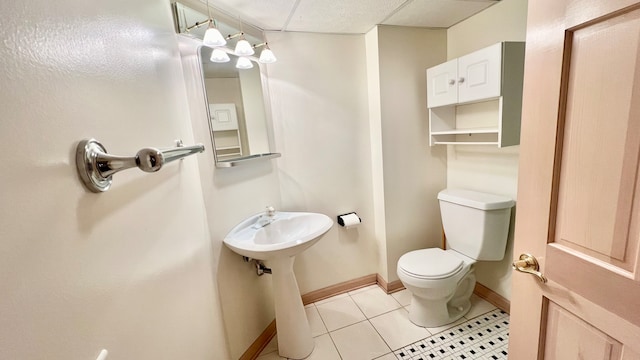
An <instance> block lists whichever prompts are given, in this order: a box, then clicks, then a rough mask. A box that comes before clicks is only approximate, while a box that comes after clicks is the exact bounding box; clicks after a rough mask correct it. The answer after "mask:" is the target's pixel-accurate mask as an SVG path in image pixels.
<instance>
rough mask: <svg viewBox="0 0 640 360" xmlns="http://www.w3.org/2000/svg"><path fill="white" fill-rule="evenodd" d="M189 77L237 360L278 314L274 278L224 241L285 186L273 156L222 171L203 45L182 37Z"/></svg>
mask: <svg viewBox="0 0 640 360" xmlns="http://www.w3.org/2000/svg"><path fill="white" fill-rule="evenodd" d="M180 43H181V49H180V50H181V53H182V55H183V57H182V61H183V69H184V78H185V81H186V90H187V97H188V99H189V108H190V111H191V119H192V124H193V131H194V136H195V138H196V141H199V142H202V143H204V144H206V145H207V146H208V151H206V152H205V153H203V154H201V156H199V157H198V162H199V166H200V177H201V180H202V188H203V193H204V194H203V196H204V202H205V206H206V210H207V211H206V212H207V220H208V224H209V228H210V231H211V243H212V246H213V254H214V256H215V257H219V259H220V261H219V265H218V267H217V269H215V271H216V272H217V277H216V279H215V280H216V281H217V284H218V287H219V289H220V297H221V304H222V311H223V318H224V326H225V331H226V334H227V339H228V342H229V349H230V353H231V358H232V359H237V358H239V357H240V356H241V355H242V354H243V353H244V352H245V351H246V350H247V348H248V347H249V346H250V345H251V343H252V342H253V341H254V340H255V339H256V338H257V337H258V336H259V335H260V334H261V333H262V332H263V331H264V329H265V328H266V327H267V326H268V325H269V323H270V322H271V321H272V320H273V319H274V317H275V311H274V305H273V296H272V291H271V277H270V276H262V277H258V276H257V275H256V273H255V269H254V268H253V267H252V264H250V263H245V262H243V260H242V257H241V256H240V255H238V254H236V253H234V252H232V251H231V250H229V249H228V248H227V247H226V246H224V245H223V242H222V240H223V239H224V237H225V235H226V234H227V233H228V232H229V230H231V228H233V227H234V226H235V225H236V224H238V223H239V222H240V221H242V220H244V219H245V218H247V217H248V216H250V215H253V214H255V213H258V212H261V211H264V207H265V206H266V205H273V206H275V207H276V208H280V188H279V186H278V176H277V170H276V163H275V162H274V161H273V160H264V161H259V162H255V163H253V164H251V165H246V166H239V167H233V168H226V169H220V168H216V167H215V163H214V158H213V152H212V151H210V149H211V140H210V137H209V125H208V122H207V113H206V103H205V100H204V99H205V94H204V88H203V87H202V82H201V80H200V76H201V75H200V63H199V60H198V58H197V55H196V51H197V47H198V46H199V44H198V43H197V42H194V41H190V40H188V39H186V38H183V37H180Z"/></svg>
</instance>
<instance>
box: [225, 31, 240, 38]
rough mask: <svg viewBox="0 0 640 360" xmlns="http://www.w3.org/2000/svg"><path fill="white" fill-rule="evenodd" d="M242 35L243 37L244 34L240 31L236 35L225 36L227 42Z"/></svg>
mask: <svg viewBox="0 0 640 360" xmlns="http://www.w3.org/2000/svg"><path fill="white" fill-rule="evenodd" d="M242 35H244V33H243V32H242V31H240V32H239V33H237V34H233V35H227V40H231V39H234V38H237V37H238V36H242Z"/></svg>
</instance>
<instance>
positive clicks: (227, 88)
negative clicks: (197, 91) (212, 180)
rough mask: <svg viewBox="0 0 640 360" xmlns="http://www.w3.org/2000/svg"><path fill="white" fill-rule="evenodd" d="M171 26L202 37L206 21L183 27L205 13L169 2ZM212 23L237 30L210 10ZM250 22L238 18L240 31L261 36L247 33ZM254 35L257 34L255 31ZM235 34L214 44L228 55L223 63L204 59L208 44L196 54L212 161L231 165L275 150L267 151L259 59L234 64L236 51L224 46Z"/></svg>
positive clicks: (251, 39)
mask: <svg viewBox="0 0 640 360" xmlns="http://www.w3.org/2000/svg"><path fill="white" fill-rule="evenodd" d="M173 10H174V19H175V25H176V31H178V32H179V33H183V34H185V33H186V34H188V36H192V37H198V38H200V39H202V37H203V35H204V31H205V30H206V26H201V27H197V28H194V29H192V30H191V31H187V30H186V29H187V28H188V27H191V26H193V25H194V24H196V23H197V22H202V21H203V20H206V19H207V18H208V16H207V15H204V13H206V12H207V11H206V8H205V9H204V13H203V12H200V11H196V10H194V9H191V8H189V7H187V6H184V5H183V4H180V3H174V4H173ZM216 24H217V27H218V29H220V31H221V32H222V34H224V36H226V35H232V34H236V33H238V32H239V30H236V29H234V28H233V27H232V26H230V25H228V24H225V23H223V22H221V21H220V19H219V16H216ZM247 27H249V28H250V26H248V25H245V24H243V32H244V33H245V36H246V39H247V40H248V41H249V42H250V43H251V44H259V43H261V42H262V41H261V40H259V39H258V38H257V37H256V36H255V35H251V34H250V33H249V31H250V29H247ZM258 36H260V35H258ZM235 41H236V39H232V40H229V41H228V42H227V45H226V47H222V48H218V49H222V50H223V51H225V52H227V54H228V55H229V58H230V61H228V62H225V63H219V62H212V61H211V60H210V57H211V53H212V51H213V48H210V47H207V46H201V47H200V49H199V56H198V58H199V60H200V65H201V68H202V76H203V84H204V88H205V94H206V98H205V100H206V102H205V103H206V104H207V107H208V108H207V114H208V117H209V121H208V123H209V130H210V136H211V142H212V144H213V151H214V157H215V161H216V166H217V167H233V166H237V165H240V164H244V163H247V162H249V161H251V160H256V159H265V158H275V157H279V156H280V154H278V153H272V152H271V151H270V143H269V123H270V114H269V113H267V111H266V108H265V101H266V100H267V98H266V97H265V95H266V94H265V92H264V91H263V84H264V81H263V74H262V72H261V68H260V67H261V64H260V63H258V62H257V61H256V60H257V59H256V58H255V57H253V56H252V57H248V59H249V60H250V61H251V63H252V64H253V67H252V68H250V69H238V68H236V62H237V60H238V59H239V57H238V56H236V55H234V54H233V51H231V50H230V49H231V48H233V47H234V46H235Z"/></svg>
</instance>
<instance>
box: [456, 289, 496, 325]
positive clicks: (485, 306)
mask: <svg viewBox="0 0 640 360" xmlns="http://www.w3.org/2000/svg"><path fill="white" fill-rule="evenodd" d="M470 300H471V309H470V310H469V312H468V313H466V314H465V315H464V317H465V318H467V319H473V318H474V317H476V316H478V315H482V314H484V313H487V312H489V311H493V310H495V309H496V307H495V306H494V305H493V304H491V303H490V302H488V301H486V300H484V299H482V298H480V297H479V296H477V295H476V294H473V295H471V299H470Z"/></svg>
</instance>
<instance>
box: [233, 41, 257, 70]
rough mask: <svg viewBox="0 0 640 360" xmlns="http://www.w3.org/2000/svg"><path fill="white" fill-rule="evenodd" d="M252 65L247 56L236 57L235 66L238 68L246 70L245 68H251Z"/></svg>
mask: <svg viewBox="0 0 640 360" xmlns="http://www.w3.org/2000/svg"><path fill="white" fill-rule="evenodd" d="M245 41H246V40H245ZM252 67H253V63H251V60H249V58H247V57H244V56H240V57H239V58H238V62H236V68H238V69H243V70H246V69H251V68H252Z"/></svg>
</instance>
